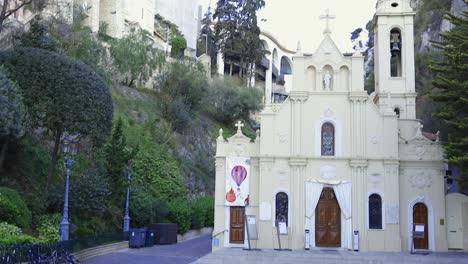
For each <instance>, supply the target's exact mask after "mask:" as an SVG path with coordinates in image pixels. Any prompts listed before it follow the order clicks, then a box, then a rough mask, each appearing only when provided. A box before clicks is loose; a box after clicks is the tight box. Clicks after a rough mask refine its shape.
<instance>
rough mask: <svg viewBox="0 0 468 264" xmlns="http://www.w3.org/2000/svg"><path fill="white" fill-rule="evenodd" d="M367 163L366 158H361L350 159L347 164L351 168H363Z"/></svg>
mask: <svg viewBox="0 0 468 264" xmlns="http://www.w3.org/2000/svg"><path fill="white" fill-rule="evenodd" d="M368 164H369V161H368V160H363V159H352V160H350V161H349V166H351V167H353V168H365V167H367V166H368Z"/></svg>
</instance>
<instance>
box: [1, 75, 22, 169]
mask: <svg viewBox="0 0 468 264" xmlns="http://www.w3.org/2000/svg"><path fill="white" fill-rule="evenodd" d="M23 115H24V105H23V97H22V96H21V94H20V91H19V88H18V86H17V85H16V83H14V82H13V81H11V80H10V79H8V76H7V74H6V71H5V68H3V67H0V172H1V171H3V161H4V160H5V157H6V153H7V150H8V143H9V142H10V140H11V139H13V138H18V137H20V136H21V135H22V134H23Z"/></svg>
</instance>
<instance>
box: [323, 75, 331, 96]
mask: <svg viewBox="0 0 468 264" xmlns="http://www.w3.org/2000/svg"><path fill="white" fill-rule="evenodd" d="M331 78H332V76H331V74H330V71H327V72H325V75H324V76H323V89H324V90H325V91H330V90H331Z"/></svg>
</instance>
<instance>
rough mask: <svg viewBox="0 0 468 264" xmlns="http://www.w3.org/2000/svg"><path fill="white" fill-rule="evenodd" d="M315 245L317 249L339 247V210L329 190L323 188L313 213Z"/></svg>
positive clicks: (331, 191)
mask: <svg viewBox="0 0 468 264" xmlns="http://www.w3.org/2000/svg"><path fill="white" fill-rule="evenodd" d="M315 243H316V245H317V246H318V247H340V246H341V209H340V206H339V205H338V201H337V200H336V196H335V193H334V192H333V189H331V188H324V189H323V191H322V194H321V196H320V200H319V202H318V205H317V209H316V211H315Z"/></svg>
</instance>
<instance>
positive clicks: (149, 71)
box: [110, 29, 164, 86]
mask: <svg viewBox="0 0 468 264" xmlns="http://www.w3.org/2000/svg"><path fill="white" fill-rule="evenodd" d="M149 36H150V34H149V33H148V32H146V31H144V30H142V29H132V31H131V32H130V34H128V35H127V36H125V37H123V38H122V39H117V40H115V41H114V42H113V43H112V45H111V47H110V52H111V55H112V58H113V60H114V63H115V65H116V66H117V68H118V70H119V71H120V72H122V73H123V74H125V76H126V77H125V79H126V82H125V84H126V85H128V86H132V85H133V84H134V82H135V81H138V83H139V84H142V83H144V82H146V81H148V80H149V79H150V78H151V76H152V75H153V73H154V71H155V70H156V69H158V68H159V67H160V66H161V65H162V64H163V63H164V56H163V54H162V52H160V51H159V50H157V49H156V48H154V47H153V41H152V40H151V39H150V38H149Z"/></svg>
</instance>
